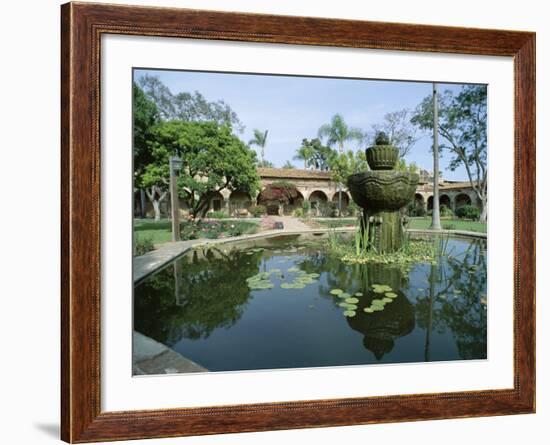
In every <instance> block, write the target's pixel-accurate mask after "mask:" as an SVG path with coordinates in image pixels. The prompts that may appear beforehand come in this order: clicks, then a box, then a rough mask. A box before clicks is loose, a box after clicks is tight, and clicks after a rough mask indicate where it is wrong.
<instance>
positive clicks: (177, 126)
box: [153, 121, 259, 217]
mask: <svg viewBox="0 0 550 445" xmlns="http://www.w3.org/2000/svg"><path fill="white" fill-rule="evenodd" d="M154 137H155V143H154V144H153V150H154V152H155V153H157V155H158V159H159V162H158V163H157V165H158V167H156V169H155V171H158V176H162V175H166V176H162V180H163V181H164V183H167V179H168V176H167V173H168V157H169V156H170V155H171V154H177V155H178V156H179V157H180V158H181V159H182V161H183V168H182V170H181V172H180V175H179V178H178V190H179V195H180V197H181V198H183V199H184V200H185V202H186V204H187V206H188V208H189V211H190V213H191V215H192V216H193V217H201V216H204V215H205V213H206V212H207V211H208V207H209V205H210V201H211V199H212V197H213V196H214V195H216V194H217V193H218V192H220V191H222V190H224V189H231V190H239V191H243V192H247V193H250V194H251V195H253V194H255V193H256V191H257V189H258V187H259V177H258V174H257V172H256V153H255V152H254V151H253V150H251V149H250V148H248V147H247V146H246V144H244V143H243V142H242V141H241V140H240V139H239V138H238V137H236V136H235V135H233V134H232V132H231V128H230V127H229V126H227V125H222V126H220V125H218V124H216V123H215V122H184V121H168V122H162V123H161V124H159V125H158V126H157V127H156V128H155V134H154Z"/></svg>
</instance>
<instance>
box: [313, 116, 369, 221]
mask: <svg viewBox="0 0 550 445" xmlns="http://www.w3.org/2000/svg"><path fill="white" fill-rule="evenodd" d="M318 136H319V138H320V139H323V138H326V143H327V145H328V146H329V147H333V146H337V147H338V153H339V155H340V156H339V157H342V155H343V154H344V144H345V143H346V142H348V141H352V140H356V141H362V140H363V133H362V132H361V130H359V129H357V128H351V127H349V126H348V125H347V124H346V122H345V121H344V118H343V117H342V115H341V114H335V115H334V116H332V119H331V121H330V123H329V124H324V125H322V126H321V127H320V128H319V131H318ZM342 182H344V181H340V182H339V183H338V192H339V193H338V215H339V216H341V215H342V193H341V192H342Z"/></svg>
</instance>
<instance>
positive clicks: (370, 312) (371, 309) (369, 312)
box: [363, 307, 374, 314]
mask: <svg viewBox="0 0 550 445" xmlns="http://www.w3.org/2000/svg"><path fill="white" fill-rule="evenodd" d="M363 312H366V313H367V314H372V313H373V312H374V309H373V308H371V307H366V308H365V309H363Z"/></svg>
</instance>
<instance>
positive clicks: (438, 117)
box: [61, 3, 535, 443]
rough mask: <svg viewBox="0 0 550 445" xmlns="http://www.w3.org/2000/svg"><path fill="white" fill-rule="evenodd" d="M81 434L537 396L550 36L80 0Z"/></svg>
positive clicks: (66, 238)
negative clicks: (541, 164) (539, 103)
mask: <svg viewBox="0 0 550 445" xmlns="http://www.w3.org/2000/svg"><path fill="white" fill-rule="evenodd" d="M61 17H62V30H61V31H62V47H61V60H62V79H61V80H62V90H61V101H62V131H61V135H62V137H61V149H62V169H61V171H62V183H61V195H62V245H61V253H62V255H61V258H62V268H61V269H62V271H61V272H62V275H61V284H62V286H61V287H62V295H61V298H62V317H61V319H62V326H61V327H62V345H61V346H62V348H61V349H62V376H61V388H62V394H61V399H62V407H61V409H62V413H61V417H62V427H61V435H62V439H63V440H65V441H67V442H70V443H78V442H97V441H106V440H125V439H140V438H153V437H174V436H186V435H200V434H217V433H229V432H244V431H263V430H276V429H290V428H307V427H320V426H339V425H355V424H368V423H380V422H401V421H413V420H428V419H442V418H460V417H474V416H493V415H510V414H520V413H533V412H534V411H535V35H534V33H530V32H515V31H501V30H488V29H467V28H450V27H438V26H425V25H411V24H395V23H392V24H390V23H380V22H363V21H350V20H334V19H321V18H307V17H290V16H269V15H257V14H243V13H226V12H214V11H198V10H188V9H173V8H148V7H133V6H122V5H106V4H91V3H86V4H81V3H67V4H65V5H63V6H62V9H61Z"/></svg>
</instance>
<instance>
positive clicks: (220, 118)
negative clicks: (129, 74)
mask: <svg viewBox="0 0 550 445" xmlns="http://www.w3.org/2000/svg"><path fill="white" fill-rule="evenodd" d="M138 83H139V86H140V87H141V88H142V89H143V91H144V92H145V94H146V95H147V96H148V97H149V98H150V99H151V100H152V101H153V102H154V103H155V104H156V106H157V108H158V110H159V114H160V117H161V119H163V120H182V121H190V122H197V121H200V122H216V123H217V124H218V125H230V126H231V127H232V128H234V129H235V130H236V131H238V132H239V133H242V132H243V131H244V126H243V124H242V122H241V121H240V120H239V118H238V116H237V113H235V111H233V110H232V108H231V107H230V106H229V105H228V104H226V103H225V102H224V101H223V100H218V101H214V102H209V101H208V100H206V98H205V97H204V96H203V95H202V94H201V93H199V92H198V91H194V92H192V93H190V92H186V91H182V92H180V93H178V94H173V93H172V92H171V91H170V89H169V88H168V87H167V86H166V85H164V84H163V83H162V81H161V80H160V79H159V78H158V77H157V76H151V75H149V74H145V75H144V76H142V77H140V78H139V80H138Z"/></svg>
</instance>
